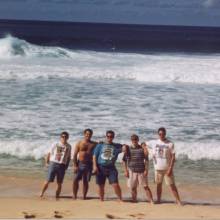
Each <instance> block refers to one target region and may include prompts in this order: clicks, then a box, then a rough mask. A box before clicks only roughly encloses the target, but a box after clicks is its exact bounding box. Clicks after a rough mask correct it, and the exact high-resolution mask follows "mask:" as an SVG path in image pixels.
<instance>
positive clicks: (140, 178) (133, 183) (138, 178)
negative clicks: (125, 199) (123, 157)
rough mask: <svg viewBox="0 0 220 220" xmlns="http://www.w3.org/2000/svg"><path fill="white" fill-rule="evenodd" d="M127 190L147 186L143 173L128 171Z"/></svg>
mask: <svg viewBox="0 0 220 220" xmlns="http://www.w3.org/2000/svg"><path fill="white" fill-rule="evenodd" d="M127 184H128V188H130V189H134V188H137V187H138V186H143V187H146V186H148V180H147V176H144V173H135V172H132V171H131V170H130V169H129V178H128V182H127Z"/></svg>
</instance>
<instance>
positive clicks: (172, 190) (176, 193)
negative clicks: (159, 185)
mask: <svg viewBox="0 0 220 220" xmlns="http://www.w3.org/2000/svg"><path fill="white" fill-rule="evenodd" d="M170 189H171V192H172V193H173V196H174V198H175V199H176V203H177V204H178V205H182V202H181V200H180V197H179V193H178V190H177V188H176V185H175V184H171V185H170Z"/></svg>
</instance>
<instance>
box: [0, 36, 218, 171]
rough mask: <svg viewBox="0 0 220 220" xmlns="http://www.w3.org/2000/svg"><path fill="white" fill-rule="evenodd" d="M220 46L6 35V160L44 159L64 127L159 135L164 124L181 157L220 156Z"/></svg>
mask: <svg viewBox="0 0 220 220" xmlns="http://www.w3.org/2000/svg"><path fill="white" fill-rule="evenodd" d="M219 84H220V54H214V53H212V54H208V53H205V54H201V53H183V52H182V53H180V52H164V51H163V52H158V51H157V52H155V51H146V52H144V53H143V52H141V53H139V52H138V51H134V52H133V53H125V52H118V51H115V50H114V48H113V49H112V50H110V51H91V50H73V49H67V48H62V47H50V46H39V45H33V44H30V43H28V42H27V41H25V40H23V39H18V38H15V37H13V36H7V37H4V38H2V39H0V91H1V92H0V109H1V110H0V121H1V123H0V164H1V166H3V164H4V166H5V167H7V164H14V160H15V158H16V161H17V160H18V161H21V160H24V159H25V160H26V159H28V158H29V159H31V161H32V160H33V161H35V160H39V159H41V158H43V157H44V155H45V154H46V153H47V150H48V148H49V147H50V146H51V144H52V143H53V142H54V141H56V140H57V138H58V137H59V133H60V132H61V131H63V130H67V131H68V132H69V133H70V143H71V144H73V145H74V143H75V142H76V141H77V140H78V139H79V138H81V137H82V131H83V129H85V128H87V127H90V128H92V129H94V139H95V140H103V138H104V134H105V131H106V130H107V129H113V130H115V132H116V135H117V136H116V141H117V142H121V143H129V137H130V135H131V134H132V133H137V134H138V135H139V136H140V139H141V141H147V140H151V139H155V138H157V135H156V130H157V128H158V127H160V126H165V127H166V128H167V130H168V136H169V137H170V138H171V140H172V141H174V143H175V146H176V152H177V158H178V159H179V160H180V161H187V160H191V161H201V160H209V161H219V160H220V136H219V134H220V114H219V110H220V96H219V94H220V85H219Z"/></svg>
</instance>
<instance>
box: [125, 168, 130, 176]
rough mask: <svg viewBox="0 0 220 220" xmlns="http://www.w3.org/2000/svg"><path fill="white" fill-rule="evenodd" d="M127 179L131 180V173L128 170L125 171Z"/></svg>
mask: <svg viewBox="0 0 220 220" xmlns="http://www.w3.org/2000/svg"><path fill="white" fill-rule="evenodd" d="M125 177H127V178H129V172H128V170H125Z"/></svg>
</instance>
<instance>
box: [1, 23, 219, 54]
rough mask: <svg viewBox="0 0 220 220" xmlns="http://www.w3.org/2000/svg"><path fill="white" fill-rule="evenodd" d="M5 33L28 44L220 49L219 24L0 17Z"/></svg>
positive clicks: (113, 47) (3, 32) (3, 33)
mask: <svg viewBox="0 0 220 220" xmlns="http://www.w3.org/2000/svg"><path fill="white" fill-rule="evenodd" d="M7 34H10V35H12V36H15V37H18V38H21V39H25V40H28V41H29V42H31V43H37V44H46V45H65V46H67V47H68V46H69V47H75V48H81V47H82V48H84V47H85V48H86V47H94V48H96V47H97V48H106V49H108V48H110V49H111V48H112V49H147V48H158V49H159V48H161V49H163V48H166V49H192V50H199V51H200V50H217V51H220V27H194V26H164V25H133V24H110V23H85V22H57V21H26V20H2V19H0V37H4V36H6V35H7Z"/></svg>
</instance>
